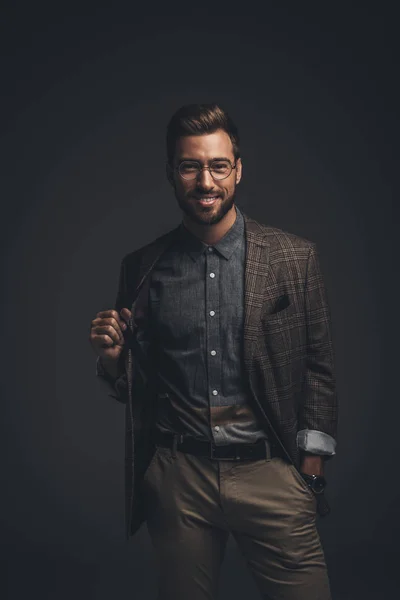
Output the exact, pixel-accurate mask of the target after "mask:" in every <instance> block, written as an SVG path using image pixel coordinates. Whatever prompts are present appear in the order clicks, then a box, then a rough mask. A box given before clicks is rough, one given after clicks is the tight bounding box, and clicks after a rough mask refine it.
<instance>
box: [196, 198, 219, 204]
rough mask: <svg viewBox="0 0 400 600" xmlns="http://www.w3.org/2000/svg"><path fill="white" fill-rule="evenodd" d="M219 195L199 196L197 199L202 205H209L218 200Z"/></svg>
mask: <svg viewBox="0 0 400 600" xmlns="http://www.w3.org/2000/svg"><path fill="white" fill-rule="evenodd" d="M218 198H219V196H201V197H200V198H197V201H198V202H199V203H200V204H201V205H203V206H210V205H212V204H214V203H215V202H216V201H217V200H218Z"/></svg>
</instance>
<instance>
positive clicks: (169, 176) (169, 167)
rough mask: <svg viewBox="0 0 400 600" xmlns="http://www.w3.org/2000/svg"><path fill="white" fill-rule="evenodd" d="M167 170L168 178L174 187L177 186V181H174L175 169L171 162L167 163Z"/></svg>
mask: <svg viewBox="0 0 400 600" xmlns="http://www.w3.org/2000/svg"><path fill="white" fill-rule="evenodd" d="M165 171H166V174H167V179H168V181H169V182H170V184H171V185H172V187H173V188H175V181H174V171H173V169H172V167H171V165H170V164H169V163H167V164H166V165H165Z"/></svg>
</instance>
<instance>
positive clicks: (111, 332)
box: [93, 324, 124, 344]
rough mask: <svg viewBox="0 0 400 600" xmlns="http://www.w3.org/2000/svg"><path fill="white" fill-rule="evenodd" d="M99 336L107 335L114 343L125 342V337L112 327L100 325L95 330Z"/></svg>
mask: <svg viewBox="0 0 400 600" xmlns="http://www.w3.org/2000/svg"><path fill="white" fill-rule="evenodd" d="M93 333H94V334H95V335H97V336H102V335H106V336H108V337H109V338H111V339H112V340H113V343H115V344H120V343H121V342H123V339H124V338H123V336H122V335H120V334H119V333H118V332H117V331H116V330H115V329H114V327H113V326H112V325H107V324H105V325H101V326H100V325H99V326H97V327H96V328H95V330H94V332H93Z"/></svg>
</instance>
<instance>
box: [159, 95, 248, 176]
mask: <svg viewBox="0 0 400 600" xmlns="http://www.w3.org/2000/svg"><path fill="white" fill-rule="evenodd" d="M218 129H222V130H223V131H226V133H227V134H228V135H229V137H230V139H231V142H232V146H233V154H234V157H235V160H237V159H238V158H240V150H239V133H238V129H237V127H236V125H235V124H234V122H233V121H232V119H231V118H230V116H229V115H228V113H227V112H226V111H225V110H224V109H223V108H221V106H219V105H218V104H215V103H213V104H187V105H185V106H182V107H181V108H179V109H178V110H177V111H176V113H175V114H173V115H172V117H171V120H170V122H169V123H168V127H167V158H168V164H169V165H172V162H173V160H174V154H175V147H176V142H177V140H178V139H179V138H180V137H184V136H187V135H204V134H206V133H214V132H215V131H217V130H218Z"/></svg>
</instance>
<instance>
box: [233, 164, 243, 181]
mask: <svg viewBox="0 0 400 600" xmlns="http://www.w3.org/2000/svg"><path fill="white" fill-rule="evenodd" d="M242 168H243V167H242V159H241V158H238V159H237V161H236V170H235V175H236V185H237V184H238V183H239V182H240V180H241V179H242Z"/></svg>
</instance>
